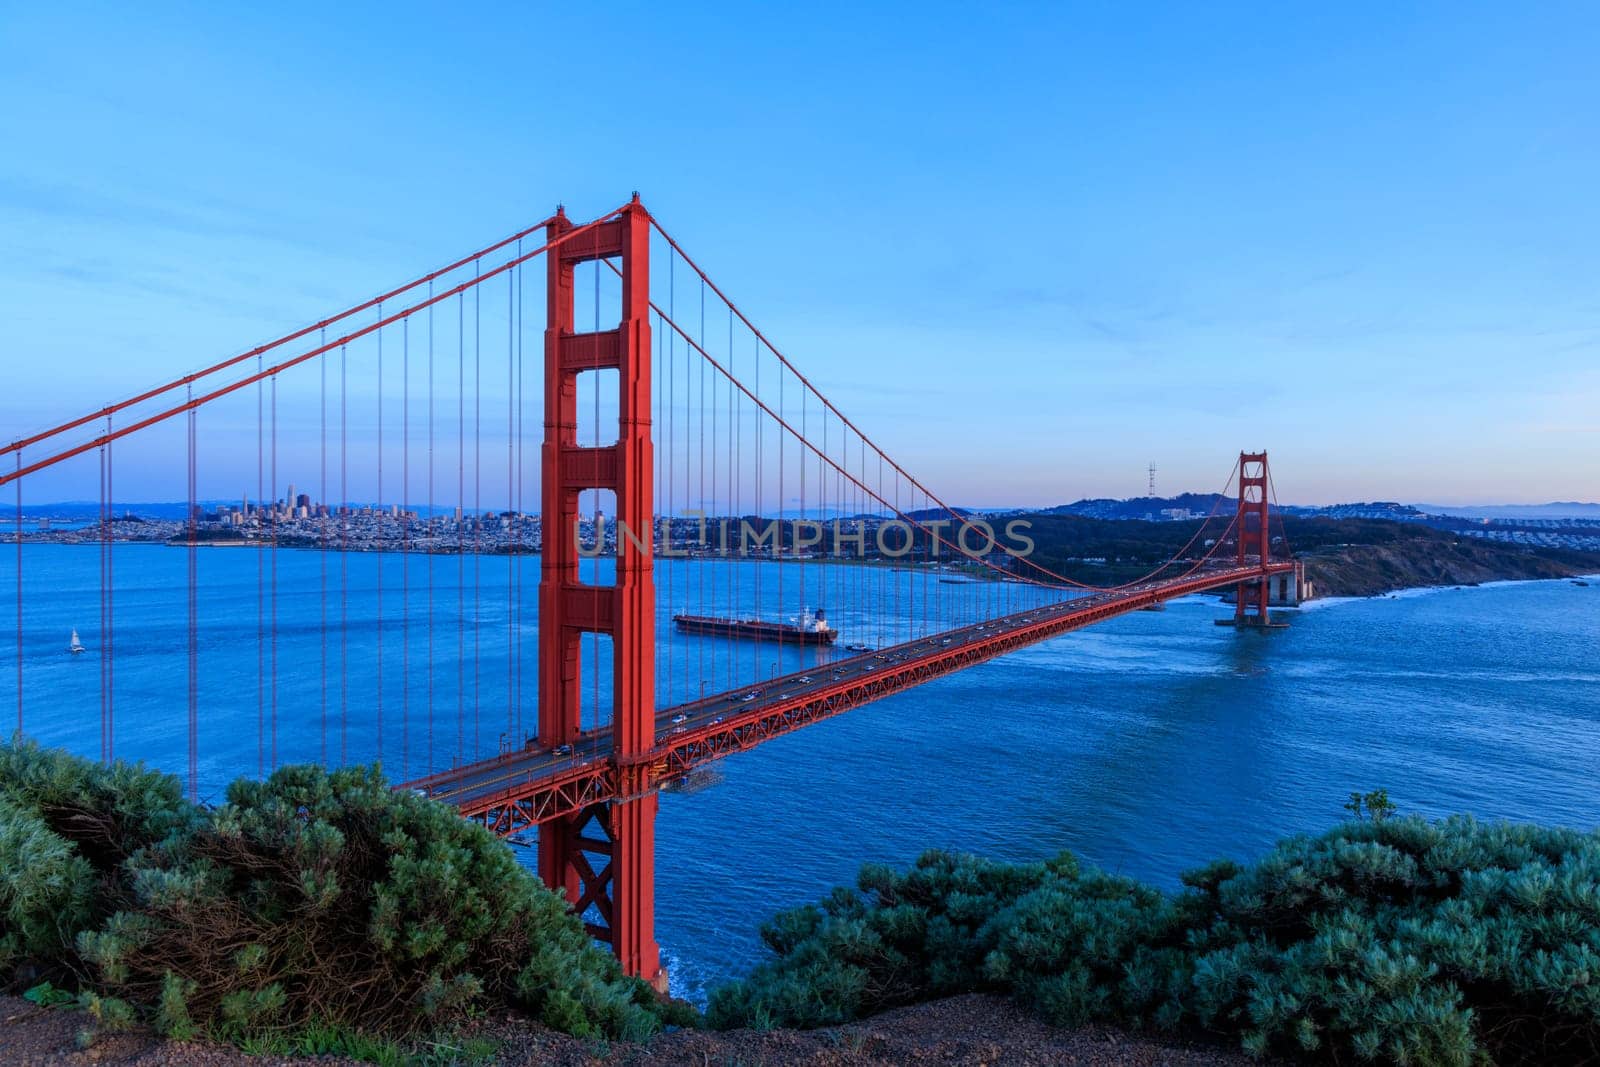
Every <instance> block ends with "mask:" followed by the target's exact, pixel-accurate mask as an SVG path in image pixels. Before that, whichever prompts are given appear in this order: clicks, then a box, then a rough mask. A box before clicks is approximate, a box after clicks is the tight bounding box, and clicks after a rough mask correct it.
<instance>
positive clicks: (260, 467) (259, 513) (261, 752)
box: [255, 356, 267, 778]
mask: <svg viewBox="0 0 1600 1067" xmlns="http://www.w3.org/2000/svg"><path fill="white" fill-rule="evenodd" d="M261 366H262V364H261V357H260V356H257V357H256V374H258V375H259V374H260V373H261ZM266 395H267V384H266V381H265V379H260V380H258V381H257V382H256V508H255V511H256V514H255V520H256V530H255V534H256V777H257V778H265V777H266V776H267V557H266V555H265V551H266V547H267V546H266V538H265V533H266V524H267V518H266V512H265V511H264V510H262V509H263V508H264V507H265V506H266V501H267V491H266V481H265V478H266V474H265V471H266V466H265V464H266V455H267V451H266V450H267V445H266V440H267V438H266V433H267V429H266V427H267V414H266V411H267V409H266Z"/></svg>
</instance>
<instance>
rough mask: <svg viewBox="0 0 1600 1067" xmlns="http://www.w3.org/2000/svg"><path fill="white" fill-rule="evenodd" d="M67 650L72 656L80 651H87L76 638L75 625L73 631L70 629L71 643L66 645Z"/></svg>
mask: <svg viewBox="0 0 1600 1067" xmlns="http://www.w3.org/2000/svg"><path fill="white" fill-rule="evenodd" d="M67 651H68V652H71V653H72V654H73V655H74V656H76V655H77V654H78V653H80V652H87V651H88V649H86V648H84V647H83V642H82V641H80V640H78V631H77V628H76V627H74V628H73V631H72V643H71V644H69V645H68V646H67Z"/></svg>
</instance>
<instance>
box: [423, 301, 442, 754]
mask: <svg viewBox="0 0 1600 1067" xmlns="http://www.w3.org/2000/svg"><path fill="white" fill-rule="evenodd" d="M428 298H429V299H430V300H431V299H432V298H433V283H432V282H429V283H428ZM437 519H438V517H437V516H436V515H434V513H433V305H432V304H429V305H428V519H427V523H426V525H425V526H424V527H423V529H424V530H425V531H426V532H427V538H428V540H427V543H426V544H425V545H424V546H423V551H424V552H426V553H427V555H426V556H425V557H424V558H425V559H426V561H427V566H428V746H427V747H428V773H429V774H432V773H433V549H434V541H435V530H436V527H435V523H436V522H437Z"/></svg>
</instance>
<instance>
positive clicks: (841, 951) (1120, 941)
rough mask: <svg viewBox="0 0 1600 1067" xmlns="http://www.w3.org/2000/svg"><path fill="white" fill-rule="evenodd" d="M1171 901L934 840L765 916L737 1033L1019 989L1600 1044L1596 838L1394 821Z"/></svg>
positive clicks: (1214, 1020) (1295, 1037) (1536, 1045)
mask: <svg viewBox="0 0 1600 1067" xmlns="http://www.w3.org/2000/svg"><path fill="white" fill-rule="evenodd" d="M1184 883H1185V886H1186V888H1185V889H1184V890H1183V891H1182V892H1180V893H1177V894H1167V893H1162V892H1159V891H1157V890H1154V889H1152V888H1150V887H1147V886H1142V885H1140V884H1138V883H1136V882H1134V881H1132V880H1130V879H1126V878H1120V877H1113V876H1110V875H1107V874H1104V873H1102V872H1099V871H1096V870H1094V869H1093V868H1090V867H1087V866H1083V865H1080V864H1079V863H1078V862H1077V861H1076V860H1074V859H1073V858H1072V857H1071V856H1070V855H1063V856H1061V857H1058V858H1057V859H1056V860H1053V861H1051V862H1049V863H1047V864H1021V865H1003V864H995V863H992V862H989V861H984V860H979V859H975V858H973V857H968V856H952V855H950V854H947V853H941V852H932V853H927V854H925V855H924V856H922V857H921V858H920V859H919V860H918V861H917V863H916V865H915V866H913V867H912V869H911V870H909V871H906V872H904V873H903V874H896V873H893V872H889V871H886V870H885V869H883V868H881V867H876V866H869V867H866V868H863V870H862V872H861V876H860V879H859V883H858V889H857V890H836V891H835V892H834V894H833V896H831V897H829V898H828V899H826V900H824V901H823V902H822V903H821V904H820V905H816V906H808V907H805V908H799V909H795V910H794V911H790V912H786V913H784V914H782V915H779V916H778V917H776V918H775V919H774V920H773V921H772V922H771V923H768V924H767V926H766V927H764V928H763V936H764V938H765V940H766V942H767V944H768V946H769V947H770V948H771V949H772V951H773V953H774V958H773V959H772V960H770V961H768V962H766V963H764V964H762V965H761V966H760V967H758V968H757V969H756V970H755V971H754V972H753V973H752V974H751V976H750V977H749V978H748V979H746V980H744V981H742V982H737V983H733V984H731V985H729V986H725V987H723V988H720V989H718V990H716V991H714V993H713V994H712V997H711V1004H710V1010H709V1012H708V1020H709V1021H710V1022H711V1024H712V1025H715V1026H720V1027H730V1026H750V1025H755V1024H756V1023H757V1022H761V1023H764V1024H767V1025H780V1026H784V1025H792V1026H827V1025H835V1024H837V1023H840V1022H845V1021H848V1020H850V1019H854V1018H859V1017H861V1016H863V1015H866V1014H870V1013H872V1012H874V1011H879V1010H882V1009H883V1008H887V1007H892V1006H894V1005H897V1004H905V1003H910V1002H912V1001H916V1000H925V999H930V998H933V997H939V996H945V995H949V994H951V993H956V992H969V991H983V990H989V991H1004V992H1008V993H1010V994H1012V995H1013V996H1015V997H1017V998H1018V999H1019V1000H1021V1001H1022V1002H1024V1003H1026V1004H1028V1005H1030V1006H1031V1007H1032V1008H1034V1009H1035V1010H1036V1011H1037V1012H1039V1013H1040V1014H1042V1015H1043V1016H1044V1017H1045V1018H1047V1019H1049V1020H1050V1021H1052V1022H1055V1023H1057V1024H1060V1025H1068V1026H1076V1025H1081V1024H1084V1023H1087V1022H1092V1021H1103V1022H1113V1023H1117V1024H1120V1025H1124V1026H1129V1027H1154V1028H1159V1029H1164V1030H1169V1031H1179V1032H1183V1033H1188V1034H1192V1035H1211V1036H1222V1037H1225V1038H1231V1039H1233V1040H1236V1041H1238V1042H1239V1044H1240V1045H1241V1047H1243V1048H1244V1049H1246V1050H1247V1051H1249V1052H1251V1053H1253V1054H1257V1055H1266V1054H1278V1055H1286V1056H1293V1057H1296V1058H1315V1059H1329V1060H1338V1061H1341V1062H1348V1061H1350V1060H1352V1059H1355V1060H1361V1061H1365V1062H1376V1063H1397V1064H1462V1065H1465V1064H1473V1063H1480V1062H1484V1061H1493V1062H1496V1063H1580V1062H1596V1061H1600V835H1597V834H1595V833H1581V832H1578V831H1574V830H1564V829H1553V828H1545V827H1539V826H1525V825H1511V824H1507V823H1490V824H1484V823H1479V822H1477V821H1475V820H1473V819H1471V818H1470V817H1465V816H1461V817H1456V818H1451V819H1446V820H1443V821H1438V822H1430V821H1427V820H1424V819H1421V818H1417V817H1407V818H1400V817H1392V816H1391V817H1385V818H1382V819H1374V820H1368V821H1358V822H1352V823H1347V824H1345V825H1342V826H1339V827H1337V828H1335V829H1333V830H1331V831H1329V832H1328V833H1326V834H1323V835H1321V836H1319V837H1295V838H1290V839H1288V840H1286V841H1283V842H1280V843H1279V844H1278V846H1277V847H1276V848H1274V849H1273V850H1272V851H1271V852H1270V853H1268V854H1267V855H1266V856H1265V857H1264V858H1263V859H1262V860H1261V861H1260V862H1259V863H1256V864H1254V865H1251V866H1241V865H1239V864H1236V863H1232V862H1229V861H1219V862H1216V863H1213V864H1211V865H1209V866H1207V867H1205V868H1202V869H1200V870H1197V871H1192V872H1189V873H1187V874H1186V875H1184Z"/></svg>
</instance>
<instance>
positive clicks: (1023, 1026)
mask: <svg viewBox="0 0 1600 1067" xmlns="http://www.w3.org/2000/svg"><path fill="white" fill-rule="evenodd" d="M83 1025H84V1017H83V1016H82V1015H81V1014H80V1013H78V1012H75V1011H68V1010H60V1009H55V1010H52V1009H48V1008H40V1007H37V1006H35V1005H34V1004H32V1003H30V1002H28V1001H26V1000H22V999H20V998H17V997H0V1064H3V1065H5V1067H88V1065H115V1067H269V1065H276V1064H285V1065H289V1064H293V1065H297V1067H298V1065H302V1064H312V1063H320V1064H326V1065H329V1067H335V1065H337V1067H344V1065H347V1064H350V1063H351V1062H352V1061H349V1060H341V1059H337V1058H334V1057H326V1056H324V1057H296V1058H289V1059H285V1058H284V1057H281V1056H247V1055H245V1054H244V1053H243V1052H240V1051H239V1050H238V1049H235V1048H231V1047H228V1046H222V1045H211V1044H204V1043H199V1042H177V1041H162V1040H160V1039H158V1038H156V1037H155V1036H154V1035H152V1034H150V1033H148V1032H144V1031H137V1032H133V1033H128V1034H119V1035H114V1036H110V1037H105V1038H102V1039H100V1040H99V1041H98V1042H96V1043H95V1044H94V1045H93V1046H91V1047H90V1048H88V1049H79V1048H78V1045H77V1033H78V1031H79V1029H81V1028H82V1026H83ZM482 1032H483V1033H485V1034H486V1035H488V1036H491V1037H493V1038H495V1039H497V1040H498V1041H499V1042H500V1053H499V1055H498V1056H497V1058H496V1060H495V1063H496V1064H503V1065H505V1067H535V1065H537V1067H545V1065H550V1067H656V1065H660V1067H800V1065H804V1067H869V1065H870V1067H891V1065H893V1067H899V1065H902V1064H913V1065H918V1067H946V1065H949V1067H956V1065H961V1067H1045V1065H1050V1067H1054V1065H1057V1064H1059V1065H1063V1067H1070V1065H1082V1067H1100V1065H1119V1067H1121V1065H1126V1067H1157V1065H1159V1067H1221V1065H1226V1067H1246V1065H1252V1064H1253V1065H1256V1067H1259V1061H1255V1060H1251V1059H1248V1058H1247V1057H1245V1056H1244V1055H1242V1054H1240V1053H1238V1052H1234V1051H1231V1050H1224V1049H1217V1048H1209V1047H1203V1046H1200V1047H1196V1046H1184V1045H1178V1044H1162V1043H1158V1042H1155V1041H1151V1040H1149V1039H1146V1038H1143V1037H1138V1036H1132V1035H1128V1034H1124V1033H1120V1032H1118V1031H1114V1030H1101V1029H1089V1030H1059V1029H1056V1028H1054V1027H1051V1026H1047V1025H1045V1024H1044V1023H1042V1022H1040V1021H1038V1020H1037V1019H1035V1018H1033V1017H1032V1016H1030V1015H1028V1014H1026V1013H1024V1012H1023V1011H1021V1010H1020V1009H1018V1008H1017V1007H1016V1006H1015V1005H1013V1004H1011V1003H1010V1002H1009V1001H1007V1000H1004V999H1001V998H997V997H987V996H964V997H952V998H950V999H948V1000H940V1001H935V1002H933V1003H930V1004H920V1005H916V1006H914V1007H910V1008H900V1009H898V1010H896V1011H890V1012H885V1013H884V1014H882V1015H878V1016H875V1017H874V1018H871V1019H868V1020H865V1021H863V1022H860V1023H853V1024H851V1025H849V1026H841V1027H838V1028H836V1029H830V1030H813V1031H800V1030H773V1031H768V1032H757V1031H752V1030H737V1031H732V1032H729V1033H713V1032H707V1031H690V1030H683V1031H677V1032H674V1033H669V1034H662V1035H661V1036H659V1037H657V1038H656V1039H655V1040H653V1041H651V1042H650V1043H649V1044H646V1045H637V1044H625V1043H621V1042H618V1043H602V1042H593V1041H581V1040H578V1039H575V1038H571V1037H567V1036H565V1035H561V1034H552V1033H549V1032H548V1031H544V1030H540V1029H537V1028H535V1027H533V1026H531V1025H529V1024H527V1023H523V1022H520V1021H517V1020H514V1019H508V1020H501V1021H498V1022H495V1023H492V1024H488V1025H485V1026H484V1027H482Z"/></svg>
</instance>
